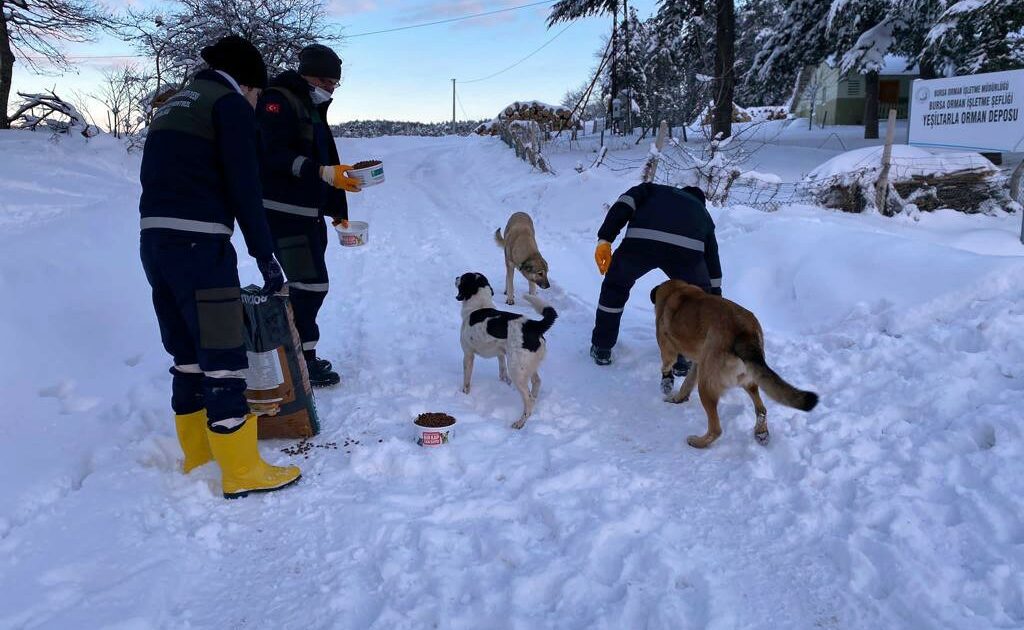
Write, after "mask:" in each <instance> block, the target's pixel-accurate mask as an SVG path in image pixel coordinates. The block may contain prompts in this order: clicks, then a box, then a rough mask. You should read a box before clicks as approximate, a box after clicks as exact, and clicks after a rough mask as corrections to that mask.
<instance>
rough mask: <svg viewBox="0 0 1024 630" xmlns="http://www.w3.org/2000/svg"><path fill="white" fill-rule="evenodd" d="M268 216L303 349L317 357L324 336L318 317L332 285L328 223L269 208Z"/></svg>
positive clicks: (309, 355) (307, 356)
mask: <svg viewBox="0 0 1024 630" xmlns="http://www.w3.org/2000/svg"><path fill="white" fill-rule="evenodd" d="M267 220H268V223H269V224H270V232H271V234H273V236H274V243H275V244H276V246H277V259H278V261H279V262H280V263H281V268H282V269H283V270H284V275H285V276H286V277H287V278H288V299H289V300H290V301H291V304H292V314H293V315H294V316H295V328H296V330H298V331H299V339H301V340H302V350H303V353H304V354H305V355H306V358H313V357H315V356H316V345H317V342H318V341H319V340H320V327H319V326H318V325H317V323H316V317H317V315H318V314H319V313H320V307H322V306H323V304H324V299H325V298H326V297H327V291H328V289H329V288H330V279H329V278H328V276H327V262H326V261H325V260H324V256H325V255H326V253H327V225H326V222H325V221H324V220H323V219H322V218H321V219H315V220H314V219H308V218H305V217H293V216H290V215H287V214H284V213H280V212H273V211H270V212H267Z"/></svg>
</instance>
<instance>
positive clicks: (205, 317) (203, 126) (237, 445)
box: [139, 36, 299, 498]
mask: <svg viewBox="0 0 1024 630" xmlns="http://www.w3.org/2000/svg"><path fill="white" fill-rule="evenodd" d="M201 54H202V57H203V59H204V60H205V61H206V62H207V64H208V65H209V69H207V70H203V71H201V72H199V73H198V74H197V75H196V76H195V78H194V79H193V80H192V81H191V82H190V83H189V84H188V85H186V86H185V87H184V88H183V89H182V90H181V91H180V92H178V93H177V94H176V95H174V96H173V97H172V98H171V99H170V100H168V101H167V102H166V103H165V104H164V105H162V106H161V107H160V109H159V110H157V112H156V114H155V116H154V117H153V123H152V125H150V127H149V133H148V135H147V137H146V145H145V149H144V150H143V154H142V171H141V180H142V197H141V199H140V201H139V212H140V214H141V236H140V254H141V257H142V266H143V268H144V270H145V272H146V278H147V280H148V281H149V284H150V286H151V287H152V292H153V307H154V309H155V310H156V317H157V321H158V322H159V324H160V337H161V339H162V341H163V345H164V348H166V349H167V352H168V353H170V354H171V356H172V357H173V358H174V366H173V367H172V368H171V375H172V377H173V378H172V386H171V389H172V393H171V407H172V408H173V409H174V413H175V424H176V428H177V434H178V440H179V442H180V443H181V448H182V450H183V451H184V453H185V461H184V464H183V469H184V471H185V472H186V473H187V472H189V471H191V470H192V469H193V468H196V467H197V466H201V465H203V464H205V463H207V462H209V461H210V460H211V459H215V460H216V461H217V463H218V464H219V465H220V469H221V485H222V489H223V492H224V496H225V498H235V497H239V496H245V495H246V494H248V493H249V492H267V491H272V490H278V489H280V488H283V487H285V486H287V485H289V484H291V483H294V482H295V481H297V480H298V479H299V469H298V468H296V467H295V466H287V467H277V466H271V465H269V464H267V463H266V462H264V461H263V459H262V458H261V457H260V453H259V450H258V449H257V446H256V437H257V436H256V417H255V416H254V415H252V414H250V413H249V407H248V404H247V403H246V399H245V379H244V370H245V369H246V368H247V367H248V361H247V358H246V353H245V345H244V332H245V328H244V326H245V324H244V321H243V314H242V303H241V301H240V288H239V281H238V269H237V259H236V257H235V250H234V248H233V247H232V245H231V234H232V232H233V231H234V226H235V222H236V221H237V222H238V225H239V227H240V228H241V230H242V235H243V236H244V237H245V243H246V246H247V248H248V250H249V255H250V256H252V257H253V258H255V259H256V263H257V265H258V267H259V270H260V272H261V274H262V275H263V279H264V286H263V291H264V292H265V293H266V294H268V295H269V294H272V293H276V292H277V291H279V290H280V289H281V288H282V286H283V285H284V276H283V274H282V272H281V268H280V267H279V266H278V264H277V261H276V260H275V259H274V243H273V240H272V239H271V237H270V229H269V227H268V226H267V220H266V217H265V215H264V212H263V199H262V195H261V193H260V179H259V161H258V154H257V148H256V119H255V115H254V112H253V108H254V105H255V103H256V99H257V97H258V95H259V91H260V90H261V89H262V88H264V87H265V86H266V83H267V71H266V66H265V65H264V63H263V58H262V56H261V55H260V53H259V51H257V50H256V48H255V47H254V46H253V45H252V44H250V43H249V42H248V41H246V40H244V39H242V38H240V37H235V36H230V37H225V38H224V39H221V40H220V41H218V42H217V43H216V44H214V45H213V46H207V47H206V48H203V50H202V53H201Z"/></svg>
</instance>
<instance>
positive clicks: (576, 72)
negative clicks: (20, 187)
mask: <svg viewBox="0 0 1024 630" xmlns="http://www.w3.org/2000/svg"><path fill="white" fill-rule="evenodd" d="M137 1H141V0H137ZM533 1H536V0H327V2H328V11H329V15H330V22H331V24H332V25H334V26H336V27H338V28H339V29H341V32H342V34H343V35H345V36H346V39H345V40H344V41H343V42H342V43H341V44H340V45H338V46H336V50H337V52H338V53H339V55H341V57H342V59H343V61H344V64H343V68H342V84H341V86H340V87H339V88H338V91H337V92H335V102H334V104H333V105H332V107H331V111H330V114H329V120H330V122H332V123H338V122H344V121H348V120H360V119H364V120H365V119H388V120H417V121H424V122H439V121H445V120H451V117H452V82H451V80H452V79H453V78H454V79H456V94H457V97H458V98H457V101H456V117H457V118H458V119H460V120H466V119H470V120H478V119H489V118H493V117H494V116H495V115H497V113H498V112H499V111H500V110H501V109H502V108H503V107H505V106H506V105H508V104H509V103H511V102H513V101H516V100H539V101H544V102H549V103H555V104H557V103H559V102H560V101H561V99H562V97H563V95H564V94H565V92H566V91H567V90H569V89H571V88H574V87H577V86H579V85H580V84H582V83H583V82H584V81H586V80H588V79H589V78H590V77H591V76H592V74H591V73H592V72H593V69H594V68H595V66H596V61H597V60H596V59H595V53H596V52H597V50H598V48H599V47H600V46H601V39H602V37H603V36H604V35H606V34H607V33H608V32H609V30H610V26H611V18H610V17H601V18H587V19H583V20H579V21H577V22H574V23H572V24H571V25H569V26H568V29H567V30H564V32H562V31H563V29H566V26H565V25H556V26H554V27H552V28H551V29H549V28H548V27H547V22H546V17H547V15H548V13H549V11H550V5H542V6H535V7H529V8H523V9H517V10H512V11H507V12H503V13H498V14H494V15H489V16H486V17H479V18H475V19H470V20H464V21H459V22H453V23H449V24H440V25H434V26H425V27H422V28H411V29H407V30H403V31H398V32H393V33H384V34H376V35H362V34H363V33H369V32H371V31H378V30H384V29H390V28H397V27H404V26H411V25H415V24H422V23H425V22H432V21H437V20H443V19H447V18H453V17H460V16H466V15H471V14H476V13H482V12H487V11H494V10H497V9H505V8H510V7H516V6H520V5H523V4H529V3H531V2H533ZM172 4H173V3H171V2H161V1H155V0H150V1H149V2H148V3H146V5H147V6H160V5H172ZM108 6H109V4H108ZM630 6H635V7H636V9H637V11H638V12H639V14H640V15H641V17H646V16H648V15H650V14H652V13H653V12H654V11H655V8H656V0H633V1H632V2H631V3H630ZM549 40H550V43H548V45H547V46H545V47H544V48H543V49H542V50H540V51H539V52H537V53H536V54H535V55H533V56H532V57H530V58H529V59H527V60H526V61H524V62H523V63H521V64H519V65H517V66H516V67H514V68H512V69H511V70H508V71H507V72H504V73H502V74H499V75H498V76H495V77H493V78H490V79H488V80H485V81H478V82H474V83H469V82H470V81H473V80H475V79H480V78H483V77H488V76H489V75H492V74H494V73H496V72H499V71H500V70H502V69H504V68H506V67H508V66H510V65H512V64H514V63H516V62H517V61H519V60H521V59H522V58H524V57H526V56H527V55H529V54H530V53H531V52H533V51H535V50H536V49H538V48H539V47H540V46H542V45H544V44H545V43H547V42H549ZM67 50H68V51H69V53H70V54H72V55H80V56H97V55H131V54H134V52H135V51H133V50H132V49H131V47H130V46H129V45H128V44H125V43H123V42H119V41H116V40H112V39H109V38H103V39H101V40H100V41H97V42H95V43H90V44H77V45H74V46H71V47H68V48H67ZM76 63H77V64H78V68H77V73H73V74H68V75H65V76H53V75H50V76H37V75H33V74H32V73H31V72H30V70H29V69H28V67H27V66H26V65H24V64H20V63H17V62H16V64H15V68H14V89H15V90H23V91H24V90H28V91H37V90H40V89H44V88H50V87H53V86H54V85H56V86H57V93H58V94H59V95H63V94H71V93H78V94H88V93H89V92H92V91H95V90H96V89H97V87H98V83H99V81H100V78H101V72H102V70H103V69H104V68H105V67H109V66H110V64H111V63H123V61H121V60H116V61H111V60H110V59H104V60H84V59H83V60H76ZM463 81H465V82H466V84H465V85H460V83H461V82H463ZM14 98H16V97H15V96H14V95H13V94H12V99H14ZM89 108H90V111H91V112H92V113H93V114H94V115H95V114H96V113H97V111H98V110H97V109H96V108H95V107H94V106H91V105H90V106H89Z"/></svg>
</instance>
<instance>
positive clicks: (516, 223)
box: [494, 212, 551, 304]
mask: <svg viewBox="0 0 1024 630" xmlns="http://www.w3.org/2000/svg"><path fill="white" fill-rule="evenodd" d="M494 241H495V242H496V243H498V246H499V247H501V248H502V249H504V250H505V304H515V303H516V290H515V287H514V286H513V284H512V281H513V278H514V277H515V273H516V269H518V270H519V272H520V273H522V274H523V277H525V278H526V279H527V280H528V281H529V282H530V295H536V294H537V285H540V288H542V289H547V288H550V287H551V284H550V283H549V282H548V261H546V260H544V257H543V256H541V255H540V250H539V249H537V239H536V234H535V232H534V229H533V219H531V218H530V215H528V214H526V213H525V212H516V213H513V215H512V216H510V217H509V218H508V224H507V225H505V236H504V237H502V235H501V229H500V228H499V229H498V230H496V231H495V232H494Z"/></svg>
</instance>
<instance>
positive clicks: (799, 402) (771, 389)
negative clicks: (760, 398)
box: [732, 335, 818, 411]
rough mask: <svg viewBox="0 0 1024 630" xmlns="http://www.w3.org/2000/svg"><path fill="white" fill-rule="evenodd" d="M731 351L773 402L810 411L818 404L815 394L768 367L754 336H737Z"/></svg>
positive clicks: (762, 351)
mask: <svg viewBox="0 0 1024 630" xmlns="http://www.w3.org/2000/svg"><path fill="white" fill-rule="evenodd" d="M732 351H733V353H734V354H735V355H736V356H738V357H739V358H740V360H741V361H743V363H744V364H746V366H747V369H749V370H750V373H751V375H752V376H753V377H754V382H755V383H757V384H758V386H759V387H760V388H761V389H763V390H764V393H766V394H768V396H769V397H770V398H771V399H772V400H774V401H775V402H777V403H779V404H782V405H786V406H787V407H792V408H794V409H799V410H800V411H810V410H811V409H814V407H815V405H817V404H818V395H817V394H815V393H814V392H808V391H804V390H801V389H797V388H795V387H793V386H792V385H790V384H789V383H787V382H786V381H784V380H783V379H782V377H781V376H779V375H778V374H776V373H775V370H773V369H771V368H770V367H768V364H767V363H765V362H764V350H763V349H762V348H761V344H760V343H759V342H758V340H757V338H755V337H754V336H752V335H743V336H740V337H737V338H736V341H735V342H733V345H732Z"/></svg>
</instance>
